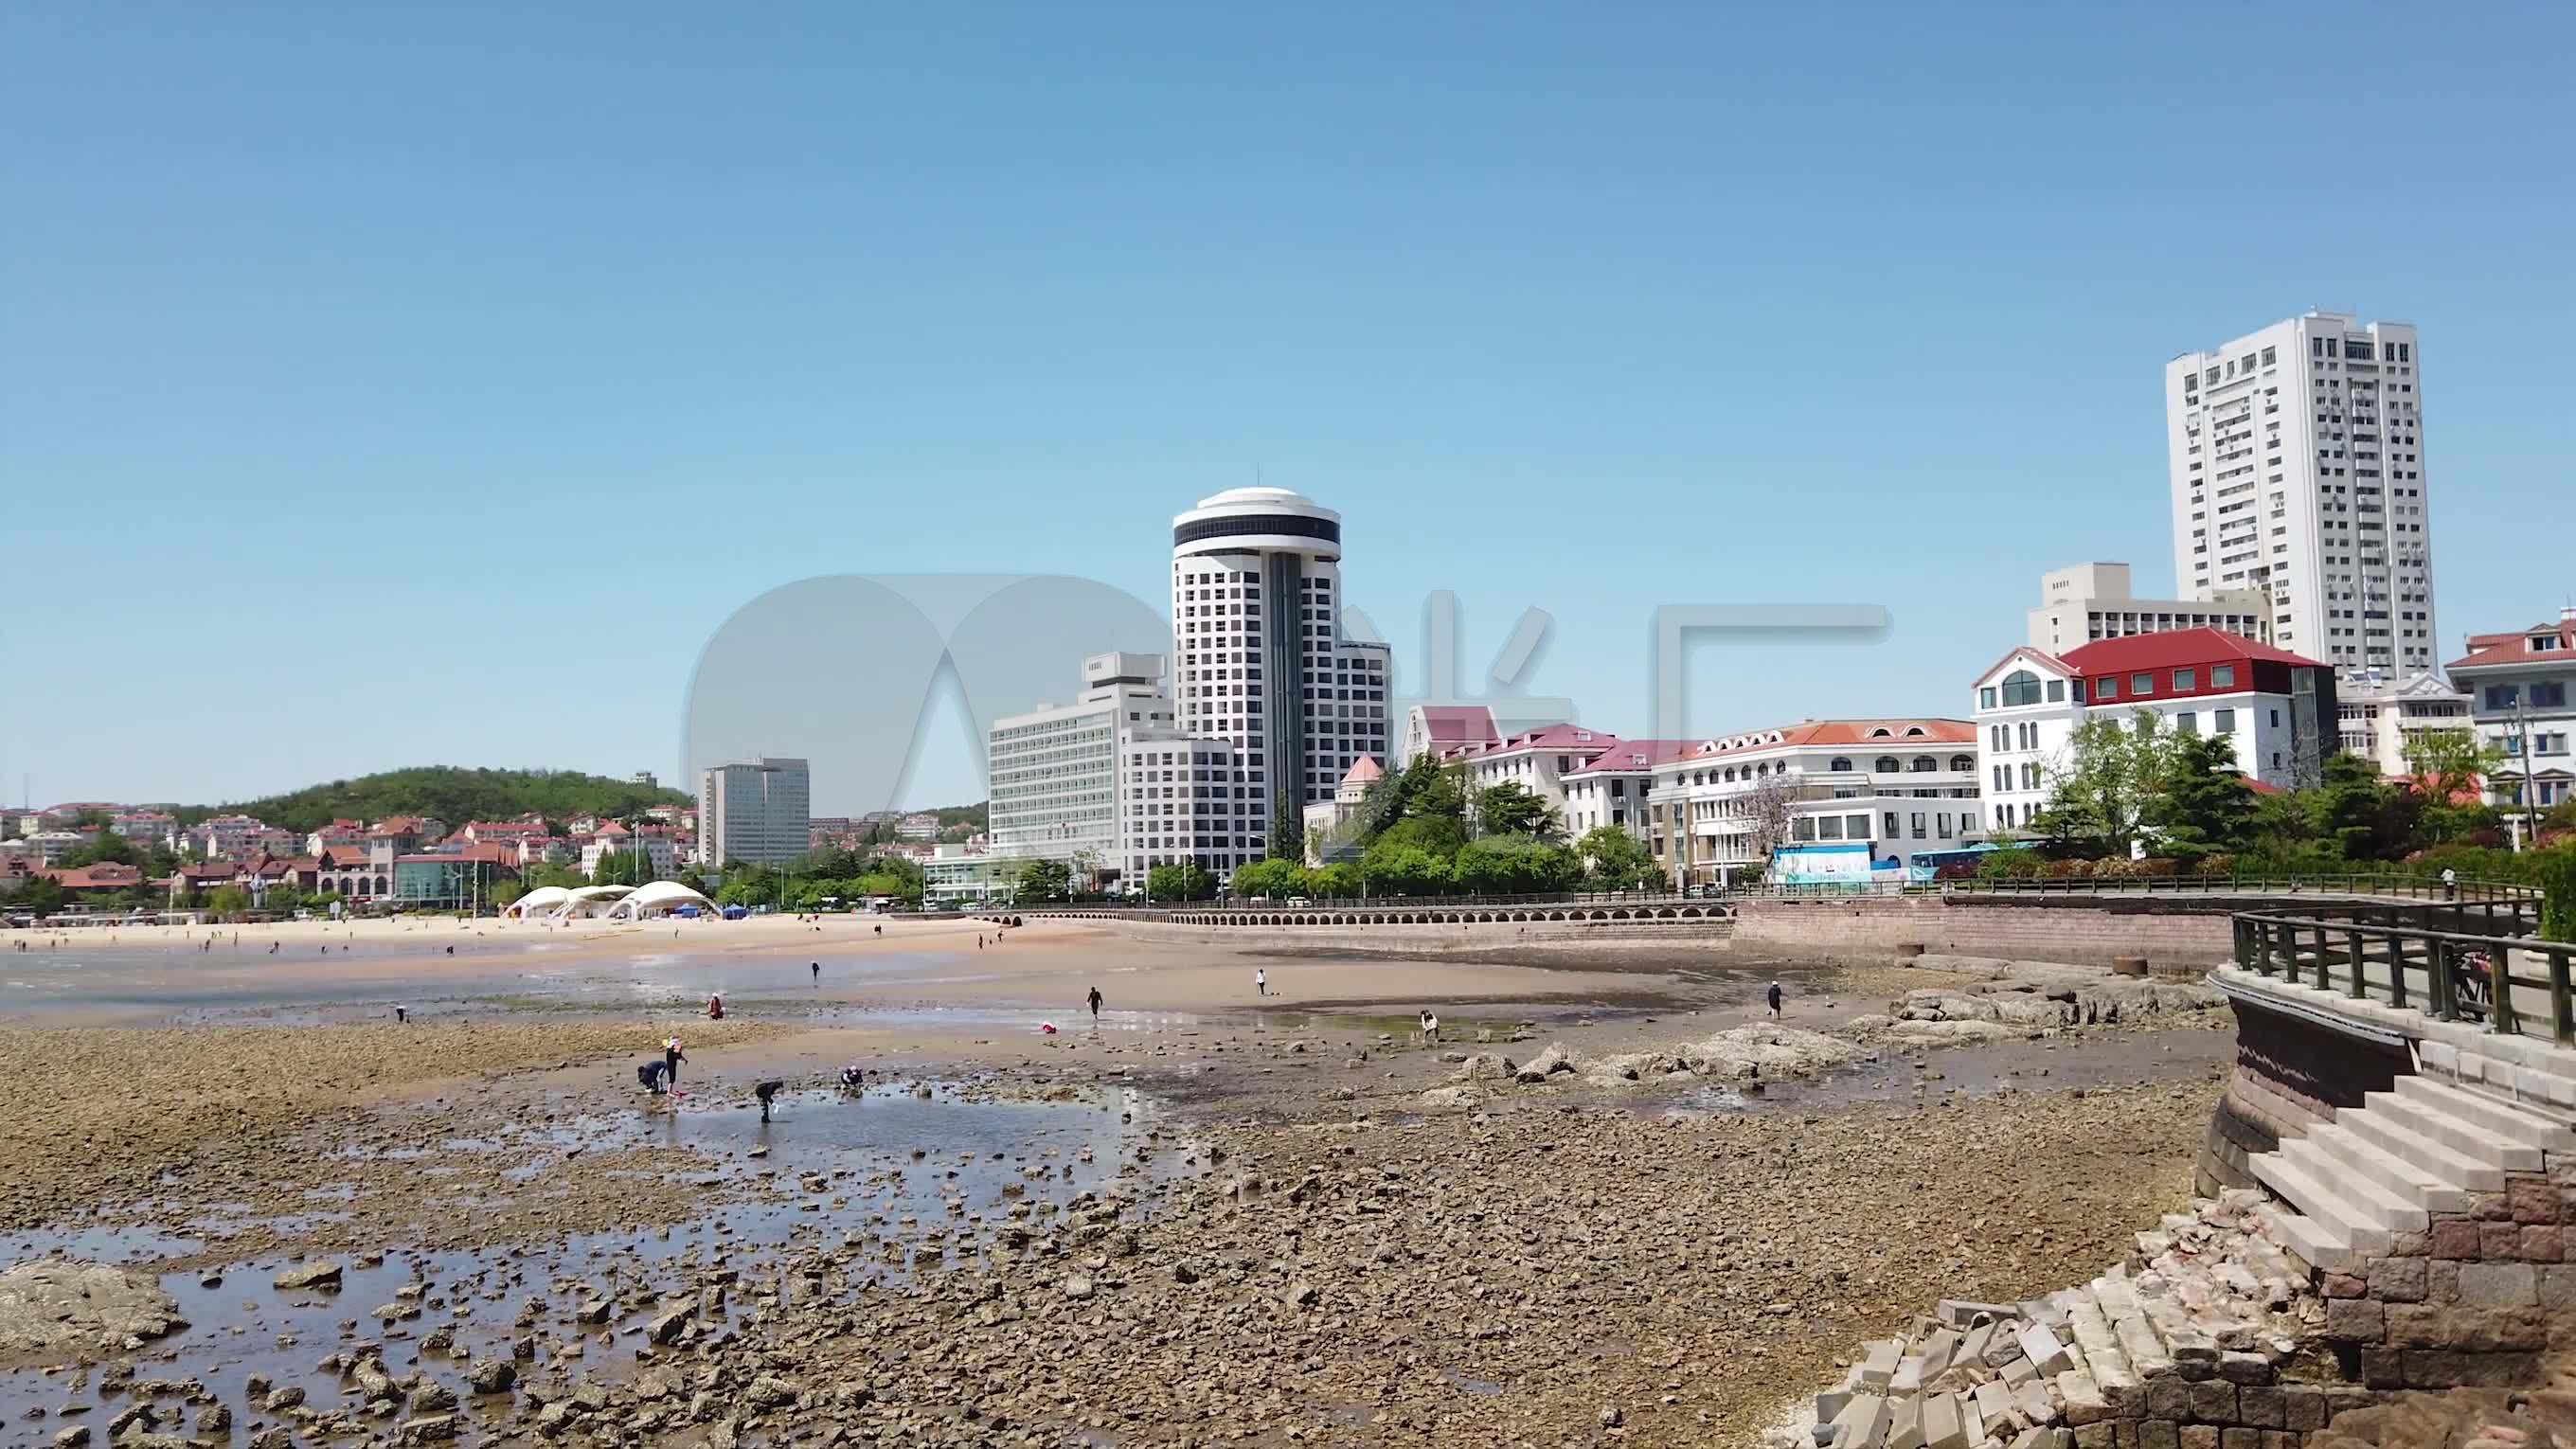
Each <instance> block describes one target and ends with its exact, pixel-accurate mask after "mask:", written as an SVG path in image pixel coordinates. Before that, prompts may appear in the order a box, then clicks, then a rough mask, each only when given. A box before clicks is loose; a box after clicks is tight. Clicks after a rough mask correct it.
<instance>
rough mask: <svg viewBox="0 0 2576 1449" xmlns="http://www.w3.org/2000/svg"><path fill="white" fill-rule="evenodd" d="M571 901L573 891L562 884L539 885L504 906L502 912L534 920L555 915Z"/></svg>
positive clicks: (522, 918) (521, 918)
mask: <svg viewBox="0 0 2576 1449" xmlns="http://www.w3.org/2000/svg"><path fill="white" fill-rule="evenodd" d="M571 901H572V892H570V891H568V890H565V889H564V888H563V887H562V886H539V887H537V888H536V889H535V890H532V891H530V892H528V893H527V894H526V895H523V896H521V897H519V898H518V899H517V900H515V901H512V902H510V904H508V905H506V906H504V907H502V908H501V914H502V915H504V916H511V917H516V918H518V919H520V920H523V921H533V920H538V919H541V918H543V917H546V916H551V915H553V914H554V913H555V912H557V911H560V910H562V909H563V908H564V907H565V906H566V905H568V904H570V903H571Z"/></svg>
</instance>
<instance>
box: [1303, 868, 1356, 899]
mask: <svg viewBox="0 0 2576 1449" xmlns="http://www.w3.org/2000/svg"><path fill="white" fill-rule="evenodd" d="M1360 885H1361V881H1360V868H1359V867H1358V866H1357V865H1355V864H1353V863H1352V862H1350V861H1347V860H1337V861H1335V862H1333V863H1332V864H1331V865H1327V866H1319V867H1317V868H1316V870H1315V872H1314V883H1313V885H1312V886H1311V887H1310V893H1311V894H1312V895H1314V896H1315V897H1316V898H1317V899H1318V900H1335V901H1347V900H1351V899H1354V898H1356V897H1357V896H1358V895H1359V893H1360Z"/></svg>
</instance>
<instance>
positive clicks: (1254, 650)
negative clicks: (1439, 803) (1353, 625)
mask: <svg viewBox="0 0 2576 1449" xmlns="http://www.w3.org/2000/svg"><path fill="white" fill-rule="evenodd" d="M1341 557H1342V517H1341V515H1340V514H1338V513H1335V512H1334V511H1333V510H1331V509H1329V508H1326V507H1323V506H1322V505H1320V504H1318V503H1316V502H1314V501H1313V500H1312V499H1309V498H1306V497H1303V496H1301V495H1299V494H1297V493H1293V492H1290V491H1289V490H1287V489H1285V488H1234V489H1229V490H1227V491H1226V492H1223V493H1219V494H1217V495H1216V496H1215V497H1212V498H1206V499H1202V500H1200V502H1199V505H1198V506H1197V507H1196V508H1193V509H1191V510H1190V511H1188V512H1187V513H1183V514H1181V515H1179V516H1178V517H1176V518H1174V519H1173V520H1172V658H1173V661H1174V665H1173V669H1174V674H1173V680H1172V684H1173V695H1174V702H1175V704H1176V705H1177V706H1178V710H1177V713H1178V715H1179V718H1178V720H1177V721H1176V723H1177V724H1178V726H1179V727H1180V729H1181V731H1182V732H1183V733H1185V734H1188V735H1193V736H1198V737H1201V738H1213V739H1223V740H1226V741H1229V742H1230V743H1232V745H1233V746H1234V765H1233V769H1232V773H1233V775H1234V776H1235V778H1234V779H1233V780H1232V781H1229V782H1207V783H1208V784H1210V785H1216V784H1230V785H1231V786H1233V788H1232V789H1231V790H1228V791H1221V792H1219V791H1211V794H1218V795H1223V796H1225V797H1228V798H1215V799H1209V800H1208V801H1207V803H1208V805H1209V806H1210V807H1211V809H1212V812H1213V813H1214V814H1215V816H1216V822H1217V823H1216V833H1217V834H1218V835H1219V836H1220V837H1221V838H1222V837H1225V836H1229V835H1230V836H1232V837H1234V838H1233V840H1232V847H1233V848H1232V849H1231V850H1229V851H1227V852H1226V853H1227V854H1231V855H1234V856H1236V857H1237V859H1238V860H1249V859H1257V858H1259V857H1260V856H1261V855H1262V854H1263V853H1264V851H1263V846H1264V843H1265V837H1266V836H1267V834H1268V832H1269V828H1270V825H1271V820H1272V812H1273V809H1274V802H1277V801H1280V800H1285V801H1286V802H1288V804H1290V805H1291V806H1292V807H1294V808H1296V809H1299V810H1302V809H1303V808H1304V807H1305V806H1306V805H1309V804H1312V803H1315V802H1317V801H1320V800H1327V799H1330V798H1331V796H1332V791H1333V787H1334V785H1335V784H1336V783H1338V782H1339V781H1340V779H1341V777H1342V774H1343V772H1344V771H1346V770H1348V769H1349V768H1350V766H1351V763H1352V762H1353V761H1354V760H1356V759H1358V758H1359V757H1360V756H1362V755H1370V756H1374V757H1376V758H1377V759H1378V760H1379V761H1380V762H1381V763H1383V762H1384V760H1385V759H1386V688H1387V668H1386V666H1387V655H1386V648H1385V646H1384V645H1379V644H1358V643H1352V642H1348V641H1345V640H1344V639H1343V638H1342V637H1341V599H1340V593H1341ZM1229 827H1230V828H1229ZM1224 863H1226V864H1231V863H1233V862H1224Z"/></svg>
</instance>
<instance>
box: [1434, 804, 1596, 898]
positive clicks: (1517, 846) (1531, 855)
mask: <svg viewBox="0 0 2576 1449" xmlns="http://www.w3.org/2000/svg"><path fill="white" fill-rule="evenodd" d="M1486 793H1487V794H1488V795H1491V794H1492V793H1493V792H1492V791H1490V790H1489V791H1487V792H1486ZM1582 874H1583V863H1582V861H1581V859H1580V858H1579V857H1577V856H1576V855H1575V853H1574V852H1573V851H1571V850H1568V849H1566V848H1565V847H1563V846H1561V845H1550V844H1548V843H1547V842H1545V841H1543V840H1539V839H1537V838H1535V837H1532V836H1527V835H1488V836H1486V837H1484V838H1483V839H1481V840H1471V841H1469V842H1467V843H1466V844H1465V845H1464V846H1462V847H1460V848H1459V851H1458V859H1457V861H1456V862H1455V864H1453V865H1452V866H1451V869H1450V875H1451V880H1452V881H1453V883H1454V884H1455V885H1456V886H1457V888H1458V889H1460V890H1462V891H1467V892H1470V893H1472V894H1476V895H1515V896H1525V895H1543V894H1549V893H1553V892H1557V891H1568V890H1572V889H1573V888H1574V884H1575V882H1576V881H1577V880H1578V879H1580V878H1581V876H1582Z"/></svg>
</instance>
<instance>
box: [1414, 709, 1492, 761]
mask: <svg viewBox="0 0 2576 1449" xmlns="http://www.w3.org/2000/svg"><path fill="white" fill-rule="evenodd" d="M1502 737H1503V732H1502V730H1501V729H1499V728H1497V727H1496V726H1495V724H1494V712H1493V710H1491V709H1490V708H1487V707H1486V706H1484V705H1481V704H1417V705H1415V706H1414V707H1413V708H1411V709H1409V710H1407V711H1405V714H1404V736H1403V738H1402V740H1401V741H1400V742H1399V743H1398V744H1397V746H1396V752H1395V768H1397V769H1399V770H1401V769H1403V768H1404V767H1405V766H1407V765H1409V764H1412V763H1413V759H1414V757H1415V756H1416V755H1429V756H1431V757H1432V758H1433V759H1435V760H1436V759H1439V758H1441V757H1442V756H1445V755H1447V754H1448V753H1449V752H1450V751H1452V750H1458V749H1464V748H1466V747H1467V746H1469V745H1490V744H1494V743H1496V742H1497V741H1499V740H1501V739H1502Z"/></svg>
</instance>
